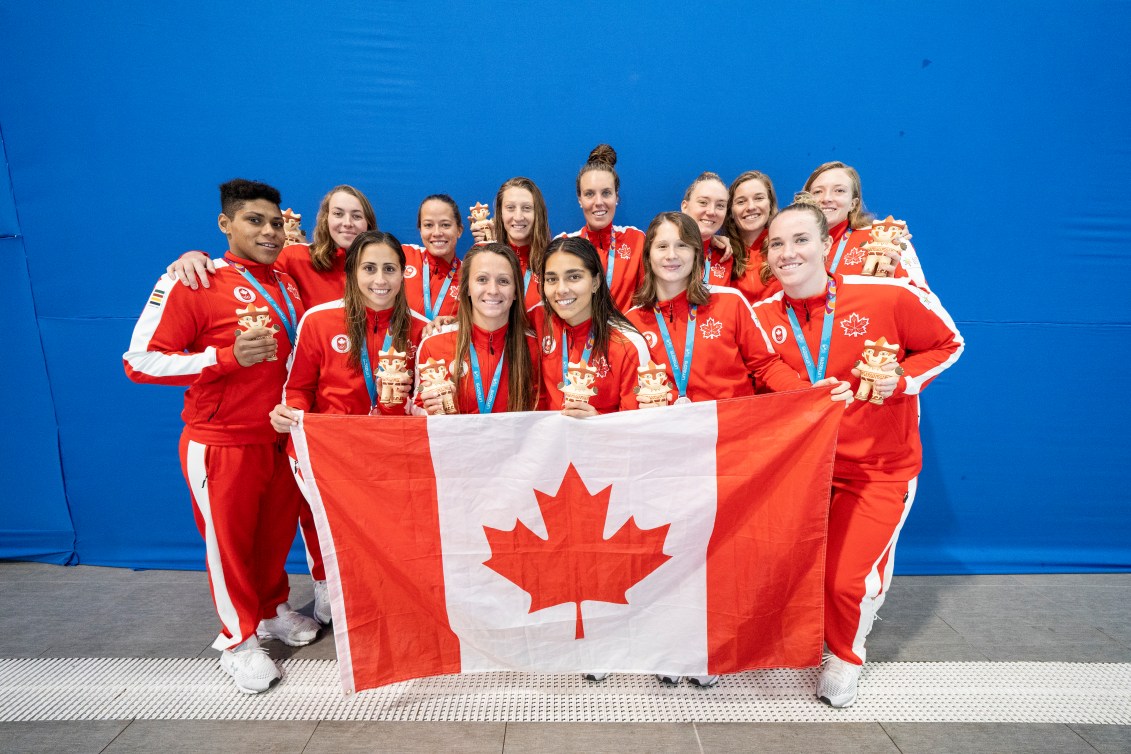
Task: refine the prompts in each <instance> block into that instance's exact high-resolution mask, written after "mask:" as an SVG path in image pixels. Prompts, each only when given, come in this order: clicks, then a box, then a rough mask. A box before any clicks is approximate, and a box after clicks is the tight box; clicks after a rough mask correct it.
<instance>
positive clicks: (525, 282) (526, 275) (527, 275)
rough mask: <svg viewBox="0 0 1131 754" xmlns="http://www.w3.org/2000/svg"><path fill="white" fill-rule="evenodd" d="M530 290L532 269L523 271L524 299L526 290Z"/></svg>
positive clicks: (524, 298) (523, 298)
mask: <svg viewBox="0 0 1131 754" xmlns="http://www.w3.org/2000/svg"><path fill="white" fill-rule="evenodd" d="M528 290H530V270H529V269H527V270H526V272H524V273H522V300H523V301H525V300H526V292H527V291H528Z"/></svg>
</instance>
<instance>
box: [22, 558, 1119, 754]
mask: <svg viewBox="0 0 1131 754" xmlns="http://www.w3.org/2000/svg"><path fill="white" fill-rule="evenodd" d="M312 599H313V593H312V590H311V586H310V580H309V578H308V577H305V576H301V577H298V576H296V577H293V578H292V598H291V602H292V604H293V605H294V606H295V607H296V608H297V609H299V610H301V611H303V612H305V613H307V614H310V611H311V609H312V605H311V601H312ZM0 604H3V605H4V606H5V609H4V610H3V611H0V658H14V657H209V656H216V654H217V653H216V652H215V651H214V650H212V649H211V648H210V645H211V643H212V640H213V639H214V638H215V632H216V618H215V615H214V613H213V608H212V602H211V599H210V597H209V594H208V585H207V582H206V580H205V577H204V574H203V573H199V572H180V571H130V570H125V569H115V568H97V567H89V566H79V567H75V568H64V567H60V566H49V565H42V564H35V563H10V562H8V563H3V562H0ZM881 617H882V618H883V620H882V622H880V623H878V624H877V625H876V627H875V628H874V629H873V631H872V635H871V636H870V638H869V640H868V650H869V657H868V659H869V660H870V661H877V662H883V661H912V660H918V661H947V660H952V661H970V660H995V661H1060V662H1131V574H1094V575H1082V574H1066V575H1038V576H934V577H912V576H903V577H897V578H896V579H895V583H894V587H893V589H892V591H891V594H890V596H889V598H888V601H887V604H886V605H885V606H884V608H883V610H882V611H881ZM270 650H271V654H272V656H273V657H275V658H276V659H282V658H285V657H291V656H293V657H296V658H305V659H333V658H334V656H335V654H334V639H333V636H332V635H331V634H327V635H325V636H324V637H323V638H320V639H319V640H318V641H317V642H315V643H314V644H312V645H310V646H307V647H302V648H299V649H291V648H289V647H285V646H283V645H281V644H278V643H277V642H272V643H271V645H270ZM0 751H4V752H25V751H26V752H41V751H42V752H72V751H73V752H131V751H146V752H148V751H161V752H163V754H164V753H168V752H178V751H227V752H240V751H254V752H337V751H394V752H434V751H444V752H504V751H505V752H525V751H537V752H547V751H555V752H556V751H562V752H568V751H578V752H602V751H615V752H618V754H629V753H630V752H638V751H639V752H657V751H662V752H683V751H687V752H697V751H723V752H745V751H751V752H753V751H757V752H798V751H800V752H805V754H818V753H819V752H826V751H827V752H836V753H837V754H849V753H850V752H905V753H906V752H951V751H955V752H983V751H984V752H1022V751H1024V752H1097V751H1098V752H1131V726H1110V725H1071V724H1041V725H1035V724H989V723H879V722H877V723H822V724H813V723H781V724H764V723H749V724H745V723H679V724H644V723H616V722H609V723H600V724H593V723H440V722H427V723H423V722H421V723H414V722H341V721H294V722H266V721H224V720H208V721H205V720H200V721H163V720H120V721H78V720H74V721H60V722H0Z"/></svg>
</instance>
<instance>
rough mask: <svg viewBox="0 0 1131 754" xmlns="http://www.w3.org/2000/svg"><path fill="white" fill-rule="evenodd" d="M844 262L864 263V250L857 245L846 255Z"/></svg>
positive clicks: (852, 263)
mask: <svg viewBox="0 0 1131 754" xmlns="http://www.w3.org/2000/svg"><path fill="white" fill-rule="evenodd" d="M844 263H845V264H851V265H857V264H863V263H864V250H863V249H862V248H860V247H859V246H857V247H856V248H855V249H853V250H852V251H850V252H848V253H847V254H845V255H844Z"/></svg>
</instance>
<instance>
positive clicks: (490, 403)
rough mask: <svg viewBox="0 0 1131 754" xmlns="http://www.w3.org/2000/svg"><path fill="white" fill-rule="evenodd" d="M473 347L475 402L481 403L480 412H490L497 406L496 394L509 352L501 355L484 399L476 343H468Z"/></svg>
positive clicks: (472, 362)
mask: <svg viewBox="0 0 1131 754" xmlns="http://www.w3.org/2000/svg"><path fill="white" fill-rule="evenodd" d="M468 345H469V346H470V348H471V379H472V380H473V381H474V382H475V402H476V403H478V404H479V413H481V414H489V413H491V409H492V408H494V406H495V394H496V393H498V392H499V380H500V379H502V376H503V362H504V361H506V358H507V354H506V351H505V350H504V351H503V354H502V355H501V356H500V357H499V363H498V364H497V365H496V366H495V376H494V377H492V378H491V388H490V390H488V391H487V399H486V400H484V399H483V377H482V375H480V373H479V356H478V355H477V354H476V353H475V344H474V343H469V344H468Z"/></svg>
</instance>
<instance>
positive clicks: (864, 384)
mask: <svg viewBox="0 0 1131 754" xmlns="http://www.w3.org/2000/svg"><path fill="white" fill-rule="evenodd" d="M898 356H899V344H898V343H888V342H887V339H886V338H882V337H881V338H880V339H879V340H875V341H873V340H865V341H864V353H862V354H861V360H860V361H857V362H856V364H855V367H856V368H857V369H859V370H860V387H859V388H858V389H857V390H856V398H857V399H858V400H862V401H871V402H872V403H875V404H876V405H877V406H882V405H883V403H884V399H883V398H882V397H880V394H879V393H878V392H876V385H875V383H876V380H882V379H883V378H884V377H891V376H892V375H893V374H894V375H902V374H903V367H901V366H899V365H898V364H896V367H895V369H894V370H891V371H889V370H887V369H884V368H883V367H884V365H885V364H891V363H892V362H894V361H895V360H896V358H897V357H898ZM869 393H871V395H872V397H871V398H869V397H868V394H869Z"/></svg>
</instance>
